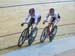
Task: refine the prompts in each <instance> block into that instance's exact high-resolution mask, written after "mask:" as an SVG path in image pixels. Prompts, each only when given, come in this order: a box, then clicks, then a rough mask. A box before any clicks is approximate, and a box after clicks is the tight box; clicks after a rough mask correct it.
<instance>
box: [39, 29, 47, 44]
mask: <svg viewBox="0 0 75 56" xmlns="http://www.w3.org/2000/svg"><path fill="white" fill-rule="evenodd" d="M47 36H48V33H47V28H44V30H43V31H42V34H41V37H40V42H41V43H43V42H44V41H45V39H46V37H47Z"/></svg>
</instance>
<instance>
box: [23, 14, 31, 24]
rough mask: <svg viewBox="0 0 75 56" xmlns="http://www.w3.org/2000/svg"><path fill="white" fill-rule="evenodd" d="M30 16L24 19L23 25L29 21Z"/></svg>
mask: <svg viewBox="0 0 75 56" xmlns="http://www.w3.org/2000/svg"><path fill="white" fill-rule="evenodd" d="M29 17H30V15H29V14H28V15H27V17H26V18H25V19H24V21H23V23H27V22H28V21H29Z"/></svg>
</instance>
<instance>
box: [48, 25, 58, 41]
mask: <svg viewBox="0 0 75 56" xmlns="http://www.w3.org/2000/svg"><path fill="white" fill-rule="evenodd" d="M56 33H57V26H54V28H53V29H52V31H51V35H50V37H49V41H50V42H52V40H53V39H54V37H55V35H56Z"/></svg>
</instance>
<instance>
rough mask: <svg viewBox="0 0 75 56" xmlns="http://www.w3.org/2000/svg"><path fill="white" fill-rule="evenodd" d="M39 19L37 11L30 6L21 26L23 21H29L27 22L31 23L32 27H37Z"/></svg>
mask: <svg viewBox="0 0 75 56" xmlns="http://www.w3.org/2000/svg"><path fill="white" fill-rule="evenodd" d="M40 20H41V15H40V14H39V13H37V12H35V9H34V8H30V9H29V13H28V15H27V17H26V18H25V19H24V21H23V23H22V24H21V26H23V25H24V23H29V24H33V28H35V27H37V25H38V23H39V22H40Z"/></svg>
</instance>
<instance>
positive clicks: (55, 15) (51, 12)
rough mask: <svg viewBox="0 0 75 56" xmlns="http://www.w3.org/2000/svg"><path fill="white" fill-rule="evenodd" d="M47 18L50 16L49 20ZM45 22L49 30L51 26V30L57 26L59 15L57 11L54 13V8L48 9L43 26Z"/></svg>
mask: <svg viewBox="0 0 75 56" xmlns="http://www.w3.org/2000/svg"><path fill="white" fill-rule="evenodd" d="M49 16H50V19H49V20H48V18H49ZM46 21H47V22H48V24H49V29H50V27H51V25H52V28H53V27H54V26H55V25H58V22H59V21H60V15H59V13H58V12H57V11H55V9H54V8H50V9H49V13H48V14H47V17H46V19H45V20H44V21H43V24H45V22H46ZM49 34H50V33H49Z"/></svg>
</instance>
